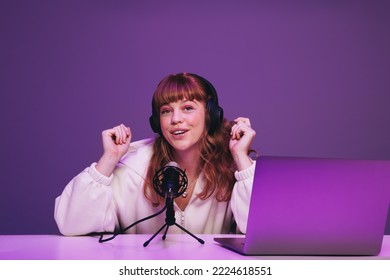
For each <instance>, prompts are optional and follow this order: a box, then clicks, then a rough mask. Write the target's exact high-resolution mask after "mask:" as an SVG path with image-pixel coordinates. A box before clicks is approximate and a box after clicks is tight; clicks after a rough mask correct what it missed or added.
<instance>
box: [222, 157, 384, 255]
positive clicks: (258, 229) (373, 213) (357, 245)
mask: <svg viewBox="0 0 390 280" xmlns="http://www.w3.org/2000/svg"><path fill="white" fill-rule="evenodd" d="M389 201H390V161H384V160H383V161H382V160H348V159H326V158H305V157H270V156H263V157H260V158H259V159H258V160H257V163H256V170H255V178H254V182H253V190H252V196H251V202H250V209H249V216H248V225H247V231H246V235H245V237H244V238H242V237H240V238H237V237H219V238H214V240H215V241H216V242H218V243H220V244H222V245H223V246H224V247H227V248H229V249H231V250H234V251H236V252H238V253H240V254H243V255H322V256H325V255H326V256H337V255H343V256H357V255H361V256H363V255H364V256H369V255H377V254H379V252H380V249H381V246H382V240H383V235H384V231H385V226H386V219H387V212H388V209H389Z"/></svg>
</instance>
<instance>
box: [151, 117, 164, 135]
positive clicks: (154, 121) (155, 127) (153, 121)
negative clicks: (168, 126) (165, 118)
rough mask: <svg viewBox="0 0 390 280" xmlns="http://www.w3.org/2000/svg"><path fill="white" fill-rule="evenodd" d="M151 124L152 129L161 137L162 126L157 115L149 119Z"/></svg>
mask: <svg viewBox="0 0 390 280" xmlns="http://www.w3.org/2000/svg"><path fill="white" fill-rule="evenodd" d="M149 124H150V127H151V128H152V130H153V132H154V133H158V134H160V135H161V128H160V124H159V122H158V120H157V118H156V116H155V114H153V115H151V116H150V117H149Z"/></svg>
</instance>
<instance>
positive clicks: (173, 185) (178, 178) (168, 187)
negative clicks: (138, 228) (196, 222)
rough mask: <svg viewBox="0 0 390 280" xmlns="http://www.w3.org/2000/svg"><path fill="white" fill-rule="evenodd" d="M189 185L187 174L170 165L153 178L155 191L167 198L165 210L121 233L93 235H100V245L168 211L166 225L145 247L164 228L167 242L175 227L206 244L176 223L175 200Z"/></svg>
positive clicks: (174, 165)
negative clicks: (106, 236) (108, 235)
mask: <svg viewBox="0 0 390 280" xmlns="http://www.w3.org/2000/svg"><path fill="white" fill-rule="evenodd" d="M187 185H188V179H187V175H186V174H185V172H184V171H183V170H181V169H180V168H179V167H177V163H175V162H170V163H168V164H167V166H165V167H163V168H162V169H160V170H159V171H156V174H155V175H154V177H153V188H154V190H155V191H156V192H157V193H158V194H159V195H160V196H161V197H165V206H164V208H162V209H161V210H160V211H159V212H157V213H155V214H153V215H150V216H148V217H145V218H143V219H141V220H138V221H136V222H134V223H133V224H131V225H129V226H128V227H126V228H124V229H121V230H120V231H119V232H100V233H94V234H92V235H95V234H99V235H100V238H99V242H100V243H103V242H107V241H109V240H112V239H114V238H115V237H116V236H117V235H119V234H122V233H124V232H126V231H127V230H129V229H130V228H132V227H133V226H135V225H137V224H139V223H141V222H143V221H146V220H149V219H151V218H154V217H156V216H158V215H160V214H161V213H163V212H164V210H166V212H165V213H166V217H165V224H164V225H163V226H162V227H161V228H160V229H159V230H158V231H157V232H156V233H155V234H154V235H153V236H152V237H151V238H150V239H149V240H148V241H146V242H145V243H144V244H143V246H144V247H146V246H148V245H149V243H150V241H152V240H153V238H155V237H156V236H157V234H159V233H160V232H161V231H162V230H163V229H164V228H165V232H164V235H163V237H162V239H163V240H165V238H166V236H167V233H168V229H169V227H170V226H173V225H175V226H177V227H179V228H180V229H181V230H182V231H184V232H186V233H187V234H189V235H191V236H192V237H193V238H195V239H196V240H198V242H199V243H201V244H204V241H203V240H202V239H200V238H198V237H196V236H195V235H194V234H192V233H191V232H189V231H188V230H186V229H185V228H184V227H182V226H181V225H179V224H178V223H176V219H175V210H174V207H173V200H174V198H175V197H178V196H180V195H182V194H183V193H184V192H185V191H186V189H187ZM104 234H112V236H111V237H109V238H106V239H105V238H104Z"/></svg>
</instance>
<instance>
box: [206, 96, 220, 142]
mask: <svg viewBox="0 0 390 280" xmlns="http://www.w3.org/2000/svg"><path fill="white" fill-rule="evenodd" d="M206 109H207V111H208V113H209V116H210V127H209V131H208V132H209V134H210V135H211V134H213V133H214V131H215V130H216V129H217V128H219V126H220V125H221V124H222V121H223V109H222V108H221V107H219V105H217V104H215V102H214V100H213V99H210V100H209V101H208V102H207V105H206Z"/></svg>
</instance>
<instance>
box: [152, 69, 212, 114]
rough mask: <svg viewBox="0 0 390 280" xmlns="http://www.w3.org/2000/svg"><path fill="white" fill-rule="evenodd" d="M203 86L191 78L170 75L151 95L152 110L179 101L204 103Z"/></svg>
mask: <svg viewBox="0 0 390 280" xmlns="http://www.w3.org/2000/svg"><path fill="white" fill-rule="evenodd" d="M206 96H207V95H206V93H205V90H204V88H203V86H202V85H201V84H200V83H199V82H198V81H197V80H195V79H194V78H192V77H191V76H179V75H171V76H169V77H167V78H166V79H164V80H163V81H162V82H161V83H160V84H159V85H158V87H157V89H156V91H155V92H154V95H153V108H154V109H155V110H156V111H158V109H159V108H160V107H161V106H163V105H165V104H169V103H172V102H177V101H179V100H184V99H186V100H191V101H192V100H197V101H206Z"/></svg>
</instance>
